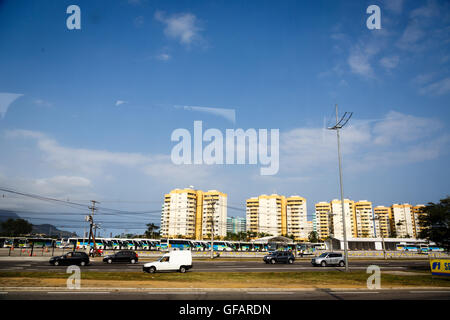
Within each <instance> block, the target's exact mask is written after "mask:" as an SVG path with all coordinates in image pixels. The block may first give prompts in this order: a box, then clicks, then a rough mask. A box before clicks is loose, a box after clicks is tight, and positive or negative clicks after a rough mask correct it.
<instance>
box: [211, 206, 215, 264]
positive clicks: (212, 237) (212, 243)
mask: <svg viewBox="0 0 450 320" xmlns="http://www.w3.org/2000/svg"><path fill="white" fill-rule="evenodd" d="M215 205H216V202H215V201H214V200H213V201H211V220H210V221H211V250H210V251H211V259H214V212H215V207H214V206H215Z"/></svg>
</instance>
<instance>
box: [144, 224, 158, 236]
mask: <svg viewBox="0 0 450 320" xmlns="http://www.w3.org/2000/svg"><path fill="white" fill-rule="evenodd" d="M158 229H159V227H158V226H157V225H156V224H154V223H148V224H147V231H145V237H146V238H155V231H156V230H158Z"/></svg>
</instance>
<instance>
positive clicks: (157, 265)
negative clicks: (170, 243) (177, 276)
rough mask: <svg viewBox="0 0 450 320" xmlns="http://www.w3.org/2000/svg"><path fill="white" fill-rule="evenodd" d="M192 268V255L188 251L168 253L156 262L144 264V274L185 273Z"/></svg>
mask: <svg viewBox="0 0 450 320" xmlns="http://www.w3.org/2000/svg"><path fill="white" fill-rule="evenodd" d="M191 268H192V254H191V251H190V250H177V251H169V252H168V253H166V254H165V255H163V256H162V257H161V259H159V260H158V261H155V262H149V263H146V264H144V267H143V268H142V269H143V270H144V272H148V273H155V272H156V271H180V272H181V273H185V272H186V271H187V270H189V269H191Z"/></svg>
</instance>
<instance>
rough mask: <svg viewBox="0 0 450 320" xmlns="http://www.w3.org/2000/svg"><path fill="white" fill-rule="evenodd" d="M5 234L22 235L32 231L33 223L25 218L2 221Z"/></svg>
mask: <svg viewBox="0 0 450 320" xmlns="http://www.w3.org/2000/svg"><path fill="white" fill-rule="evenodd" d="M1 227H2V230H3V232H2V233H3V234H4V235H6V236H12V237H14V236H22V235H27V234H29V233H31V231H32V230H33V225H32V224H31V223H29V222H28V221H27V220H24V219H15V220H14V219H8V220H6V221H4V222H2V223H1Z"/></svg>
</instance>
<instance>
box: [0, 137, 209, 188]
mask: <svg viewBox="0 0 450 320" xmlns="http://www.w3.org/2000/svg"><path fill="white" fill-rule="evenodd" d="M6 137H7V138H10V139H17V138H29V139H34V140H36V143H37V147H38V149H39V150H40V152H42V153H43V154H44V157H43V159H44V161H46V162H47V163H48V164H50V165H51V166H52V169H53V170H63V171H64V172H73V173H75V174H77V173H81V174H85V175H90V176H92V177H94V176H96V177H103V176H104V174H105V172H111V171H112V172H114V170H115V169H113V167H111V166H121V167H124V168H129V169H133V170H137V172H141V173H144V174H146V175H148V176H151V177H153V178H157V179H158V180H160V183H164V184H167V183H171V181H173V180H181V181H185V182H186V183H189V182H188V180H189V179H195V180H198V181H208V180H209V178H210V177H211V176H212V173H211V170H213V167H211V166H206V165H198V166H179V165H175V164H173V163H172V161H171V158H170V155H165V154H151V155H144V154H142V153H127V152H111V151H107V150H93V149H82V148H70V147H64V146H61V145H60V144H59V143H58V142H57V141H56V140H54V139H52V138H50V137H48V136H47V135H45V134H43V133H41V132H36V131H29V130H11V131H7V133H6ZM187 167H189V170H187ZM54 179H56V180H55V181H67V182H68V181H70V182H71V183H72V184H74V183H81V184H82V183H87V181H86V180H81V179H78V180H77V179H74V178H68V177H66V176H59V177H58V178H54ZM47 181H48V180H44V182H47ZM190 183H191V182H190Z"/></svg>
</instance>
